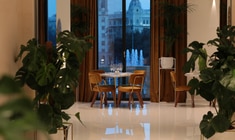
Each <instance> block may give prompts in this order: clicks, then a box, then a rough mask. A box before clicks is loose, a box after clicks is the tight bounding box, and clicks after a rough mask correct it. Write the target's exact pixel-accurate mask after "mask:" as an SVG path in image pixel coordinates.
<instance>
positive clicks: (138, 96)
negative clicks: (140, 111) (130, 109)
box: [136, 93, 144, 108]
mask: <svg viewBox="0 0 235 140" xmlns="http://www.w3.org/2000/svg"><path fill="white" fill-rule="evenodd" d="M136 95H137V98H138V100H139V103H140V106H141V108H143V104H144V103H143V99H142V96H141V94H140V93H136Z"/></svg>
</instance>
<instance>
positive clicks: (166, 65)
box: [160, 57, 174, 69]
mask: <svg viewBox="0 0 235 140" xmlns="http://www.w3.org/2000/svg"><path fill="white" fill-rule="evenodd" d="M160 64H161V68H162V69H170V68H173V66H174V58H173V57H161V58H160Z"/></svg>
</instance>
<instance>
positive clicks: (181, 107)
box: [68, 101, 214, 140]
mask: <svg viewBox="0 0 235 140" xmlns="http://www.w3.org/2000/svg"><path fill="white" fill-rule="evenodd" d="M109 103H111V101H110V102H109ZM208 110H211V111H213V112H214V108H213V107H210V106H209V103H208V102H206V101H200V102H196V105H195V108H192V107H191V104H190V102H189V103H179V104H178V106H177V107H176V108H175V107H174V104H173V103H165V102H161V103H152V102H148V101H145V102H144V108H139V104H138V102H137V101H135V104H134V106H133V108H132V109H131V110H129V108H128V106H127V103H125V102H122V105H121V106H120V107H119V108H115V107H113V104H109V105H108V106H106V107H104V108H102V109H100V108H99V102H98V101H96V103H95V104H94V106H93V107H92V108H91V107H90V103H81V102H77V103H75V104H74V106H73V107H72V108H71V109H70V110H69V111H68V112H69V113H70V114H75V113H76V112H80V116H81V120H82V121H83V123H84V125H85V126H83V125H82V124H80V123H79V122H78V121H76V120H75V117H72V119H71V120H70V122H72V123H73V140H200V131H199V123H200V120H201V118H202V116H203V114H204V113H206V112H207V111H208Z"/></svg>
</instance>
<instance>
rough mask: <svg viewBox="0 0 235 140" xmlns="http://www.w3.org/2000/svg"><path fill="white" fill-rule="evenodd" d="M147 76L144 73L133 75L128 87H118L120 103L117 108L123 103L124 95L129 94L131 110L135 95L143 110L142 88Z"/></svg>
mask: <svg viewBox="0 0 235 140" xmlns="http://www.w3.org/2000/svg"><path fill="white" fill-rule="evenodd" d="M144 78H145V75H144V74H143V73H133V74H131V75H130V77H129V82H128V84H127V85H121V86H118V101H117V106H119V105H120V103H121V97H122V93H128V94H129V101H128V106H129V108H130V103H131V101H133V94H136V96H137V98H138V100H139V103H140V106H141V107H142V108H143V99H142V95H141V93H142V88H143V84H144Z"/></svg>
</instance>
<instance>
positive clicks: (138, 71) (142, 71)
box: [133, 70, 146, 75]
mask: <svg viewBox="0 0 235 140" xmlns="http://www.w3.org/2000/svg"><path fill="white" fill-rule="evenodd" d="M133 73H143V74H144V75H145V74H146V71H145V70H134V71H133Z"/></svg>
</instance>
